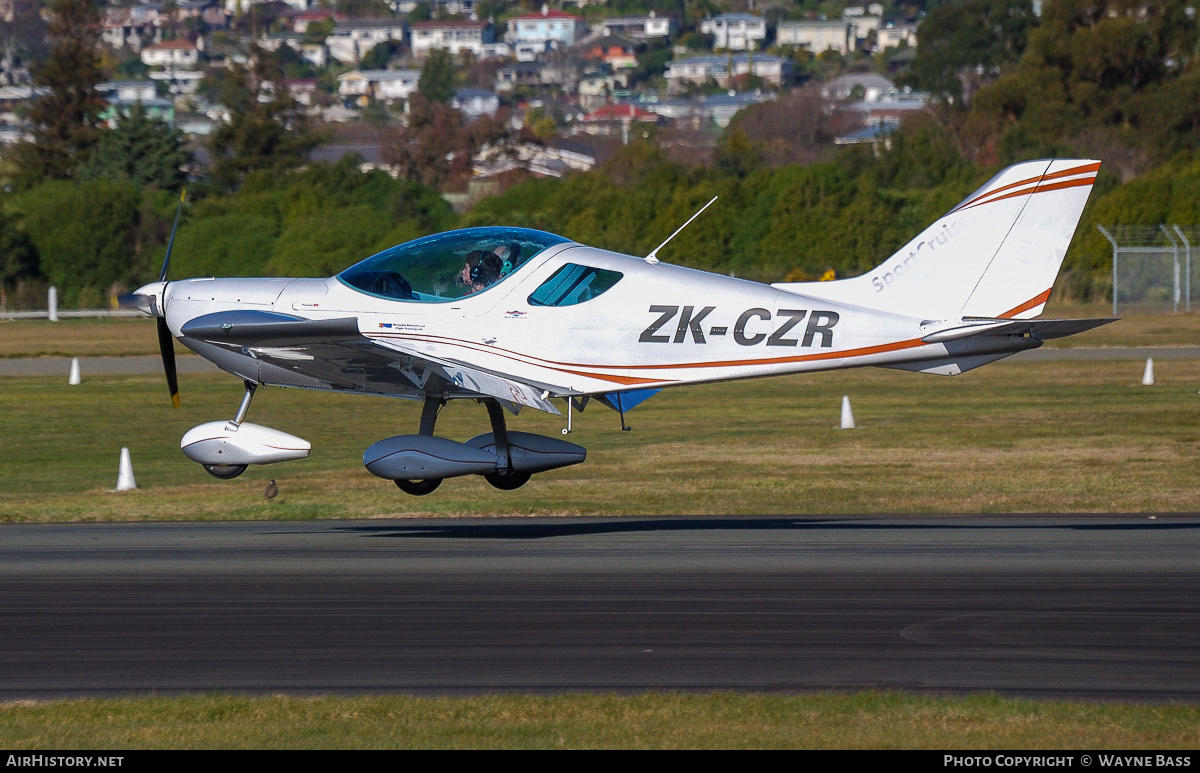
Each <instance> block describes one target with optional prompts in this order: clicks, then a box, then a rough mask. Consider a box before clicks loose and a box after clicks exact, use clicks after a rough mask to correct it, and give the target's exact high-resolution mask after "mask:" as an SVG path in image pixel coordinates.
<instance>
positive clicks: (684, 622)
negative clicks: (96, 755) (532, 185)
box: [0, 471, 1200, 703]
mask: <svg viewBox="0 0 1200 773" xmlns="http://www.w3.org/2000/svg"><path fill="white" fill-rule="evenodd" d="M1014 474H1019V472H1018V471H1014ZM1198 557H1200V516H1197V515H1175V516H1171V515H1167V516H1163V515H1160V516H1157V517H1156V518H1154V519H1151V518H1150V517H1148V516H1145V515H1140V516H1054V515H1037V516H959V517H916V518H914V517H872V518H865V517H864V518H842V517H838V518H834V517H827V518H809V517H805V518H793V517H746V518H729V517H707V518H705V517H678V518H639V517H624V518H581V519H567V518H561V519H529V518H511V519H438V520H367V521H319V522H258V523H189V524H67V525H7V526H3V527H0V588H2V589H3V590H2V592H0V699H6V700H11V699H18V698H47V697H61V696H75V695H123V694H138V693H147V692H157V693H178V692H202V691H210V690H222V691H236V692H250V693H289V694H326V693H338V694H354V693H369V692H404V693H412V694H480V693H489V692H500V691H504V692H522V693H559V692H569V691H616V692H621V693H629V692H638V691H645V690H683V691H708V690H739V691H740V690H752V691H777V692H801V691H812V690H824V689H837V690H854V689H862V688H891V689H900V690H910V691H920V692H929V693H938V694H963V693H973V692H981V691H994V692H996V693H999V694H1003V695H1012V696H1029V697H1038V698H1082V699H1089V700H1098V699H1102V700H1110V699H1122V700H1126V699H1127V700H1138V701H1181V702H1190V703H1194V702H1197V701H1200V562H1198V561H1197V558H1198Z"/></svg>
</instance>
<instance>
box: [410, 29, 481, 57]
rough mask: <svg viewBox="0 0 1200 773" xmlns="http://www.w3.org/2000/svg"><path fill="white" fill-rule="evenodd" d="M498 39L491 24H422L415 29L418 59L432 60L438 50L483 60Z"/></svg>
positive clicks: (413, 39) (414, 42)
mask: <svg viewBox="0 0 1200 773" xmlns="http://www.w3.org/2000/svg"><path fill="white" fill-rule="evenodd" d="M495 39H496V37H495V31H494V28H493V27H492V23H491V22H484V21H419V22H414V23H413V25H412V53H413V56H414V57H416V58H418V59H421V58H424V57H426V56H429V52H431V51H433V50H434V49H440V50H442V51H449V52H450V53H451V54H452V55H454V56H458V55H459V54H461V53H463V52H464V51H467V52H470V53H471V54H472V55H474V56H475V57H476V58H480V59H482V58H483V56H484V46H486V45H487V44H489V43H492V42H494V41H495Z"/></svg>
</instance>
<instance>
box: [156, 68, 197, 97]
mask: <svg viewBox="0 0 1200 773" xmlns="http://www.w3.org/2000/svg"><path fill="white" fill-rule="evenodd" d="M150 79H151V80H153V81H165V82H166V84H167V92H168V93H170V94H195V93H196V88H197V87H198V86H199V85H200V81H201V80H203V79H204V71H203V70H173V69H172V70H154V71H153V72H151V73H150Z"/></svg>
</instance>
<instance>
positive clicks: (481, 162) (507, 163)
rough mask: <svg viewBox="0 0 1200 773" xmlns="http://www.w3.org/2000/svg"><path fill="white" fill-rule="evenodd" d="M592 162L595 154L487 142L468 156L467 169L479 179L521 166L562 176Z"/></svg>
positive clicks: (540, 173) (539, 173) (540, 174)
mask: <svg viewBox="0 0 1200 773" xmlns="http://www.w3.org/2000/svg"><path fill="white" fill-rule="evenodd" d="M595 165H596V159H595V157H594V156H589V155H587V154H586V153H578V152H576V151H572V150H567V149H565V148H553V147H546V146H543V145H538V144H536V143H533V142H522V143H513V142H503V141H502V142H498V143H496V144H487V145H484V146H483V147H482V148H480V149H479V152H478V153H476V154H475V155H473V156H471V171H472V172H473V173H474V175H475V176H476V177H481V178H488V177H496V176H497V175H501V174H504V173H505V172H511V171H513V170H515V169H524V170H526V171H528V172H530V173H532V174H533V175H534V176H535V177H562V176H563V175H564V174H567V173H568V172H586V171H588V170H590V169H591V168H592V167H594V166H595Z"/></svg>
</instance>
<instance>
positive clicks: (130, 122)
mask: <svg viewBox="0 0 1200 773" xmlns="http://www.w3.org/2000/svg"><path fill="white" fill-rule="evenodd" d="M191 158H192V154H191V151H189V150H188V149H187V148H185V147H184V144H183V132H181V131H179V129H176V128H173V127H171V126H168V125H167V124H166V123H165V122H164V121H160V120H159V119H157V118H151V117H150V116H149V115H147V114H146V108H145V106H144V105H142V103H141V102H138V103H137V104H135V105H134V106H133V109H132V111H131V112H130V113H129V115H127V116H123V117H121V118H120V119H118V120H117V126H116V128H114V129H110V130H109V131H106V132H104V134H103V135H102V136H101V138H100V143H99V144H98V145H97V146H96V152H95V153H93V154H92V157H91V158H90V159H89V160H88V162H87V163H86V164H84V165H83V166H82V167H80V169H79V178H80V179H81V180H131V181H133V182H135V183H137V184H138V185H139V186H143V185H157V186H158V187H160V188H164V189H167V190H178V189H179V188H180V187H181V186H182V185H183V184H184V182H185V181H186V179H187V175H186V174H185V173H184V172H183V170H182V168H181V167H183V166H185V165H186V164H188V163H190V162H191Z"/></svg>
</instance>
